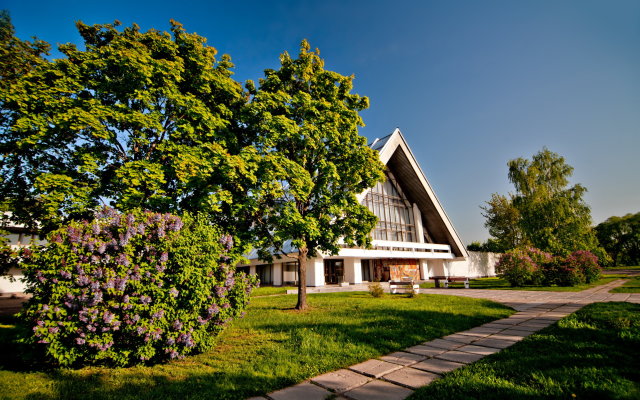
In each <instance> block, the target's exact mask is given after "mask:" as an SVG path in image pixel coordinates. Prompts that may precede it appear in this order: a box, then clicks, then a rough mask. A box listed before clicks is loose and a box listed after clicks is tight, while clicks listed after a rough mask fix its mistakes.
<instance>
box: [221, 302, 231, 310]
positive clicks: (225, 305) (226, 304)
mask: <svg viewBox="0 0 640 400" xmlns="http://www.w3.org/2000/svg"><path fill="white" fill-rule="evenodd" d="M230 307H231V304H229V303H224V304H223V305H222V308H224V309H227V308H230Z"/></svg>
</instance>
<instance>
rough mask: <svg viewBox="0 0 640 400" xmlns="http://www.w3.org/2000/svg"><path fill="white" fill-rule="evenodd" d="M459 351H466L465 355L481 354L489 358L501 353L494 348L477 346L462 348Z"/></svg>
mask: <svg viewBox="0 0 640 400" xmlns="http://www.w3.org/2000/svg"><path fill="white" fill-rule="evenodd" d="M457 350H458V351H464V352H465V353H473V354H481V355H483V356H488V355H490V354H494V353H497V352H499V351H500V349H496V348H494V347H485V346H476V345H475V344H469V345H466V346H462V347H460V348H458V349H457Z"/></svg>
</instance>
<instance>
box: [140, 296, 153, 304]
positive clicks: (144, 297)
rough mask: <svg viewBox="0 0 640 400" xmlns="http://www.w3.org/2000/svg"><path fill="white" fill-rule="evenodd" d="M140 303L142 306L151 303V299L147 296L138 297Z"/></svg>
mask: <svg viewBox="0 0 640 400" xmlns="http://www.w3.org/2000/svg"><path fill="white" fill-rule="evenodd" d="M140 302H141V303H142V304H144V305H147V304H149V303H151V297H149V296H140Z"/></svg>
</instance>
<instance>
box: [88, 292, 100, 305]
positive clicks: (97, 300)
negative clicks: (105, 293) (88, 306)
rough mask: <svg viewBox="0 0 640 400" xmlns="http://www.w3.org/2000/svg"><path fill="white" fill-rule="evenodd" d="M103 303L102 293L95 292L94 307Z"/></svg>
mask: <svg viewBox="0 0 640 400" xmlns="http://www.w3.org/2000/svg"><path fill="white" fill-rule="evenodd" d="M101 301H102V292H95V293H94V294H93V299H92V301H91V302H92V303H93V304H92V305H96V304H98V303H100V302H101Z"/></svg>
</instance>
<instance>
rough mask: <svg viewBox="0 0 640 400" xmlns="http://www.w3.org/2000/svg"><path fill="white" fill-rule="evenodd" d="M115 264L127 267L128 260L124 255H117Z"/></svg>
mask: <svg viewBox="0 0 640 400" xmlns="http://www.w3.org/2000/svg"><path fill="white" fill-rule="evenodd" d="M116 262H117V263H118V264H119V265H124V266H125V267H126V266H128V265H129V258H127V255H126V254H124V253H120V254H119V255H118V257H117V258H116Z"/></svg>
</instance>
